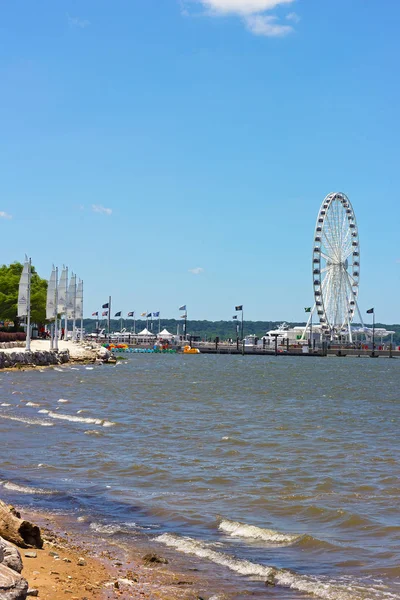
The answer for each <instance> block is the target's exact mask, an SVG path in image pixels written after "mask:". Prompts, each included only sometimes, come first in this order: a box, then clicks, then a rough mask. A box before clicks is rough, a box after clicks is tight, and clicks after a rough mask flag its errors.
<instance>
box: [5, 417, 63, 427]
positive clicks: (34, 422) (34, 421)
mask: <svg viewBox="0 0 400 600" xmlns="http://www.w3.org/2000/svg"><path fill="white" fill-rule="evenodd" d="M0 419H8V420H9V421H19V422H20V423H26V424H27V425H40V426H41V427H52V426H53V423H49V422H48V421H40V420H39V419H25V418H24V417H10V415H0Z"/></svg>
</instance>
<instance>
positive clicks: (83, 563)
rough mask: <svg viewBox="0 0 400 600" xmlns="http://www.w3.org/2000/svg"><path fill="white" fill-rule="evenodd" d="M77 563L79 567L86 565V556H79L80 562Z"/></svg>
mask: <svg viewBox="0 0 400 600" xmlns="http://www.w3.org/2000/svg"><path fill="white" fill-rule="evenodd" d="M77 564H78V566H79V567H86V560H85V559H84V558H82V556H80V557H79V558H78V563H77Z"/></svg>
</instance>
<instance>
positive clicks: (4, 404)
mask: <svg viewBox="0 0 400 600" xmlns="http://www.w3.org/2000/svg"><path fill="white" fill-rule="evenodd" d="M0 406H11V404H7V402H3V403H2V404H0Z"/></svg>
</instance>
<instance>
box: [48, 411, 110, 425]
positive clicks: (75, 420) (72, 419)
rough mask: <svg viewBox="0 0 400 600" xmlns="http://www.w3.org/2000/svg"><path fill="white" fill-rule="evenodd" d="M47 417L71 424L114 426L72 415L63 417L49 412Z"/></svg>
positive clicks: (103, 421) (99, 420)
mask: <svg viewBox="0 0 400 600" xmlns="http://www.w3.org/2000/svg"><path fill="white" fill-rule="evenodd" d="M49 417H51V418H52V419H61V420H62V421H70V422H71V423H88V424H90V425H103V427H112V426H113V425H115V423H113V422H112V421H107V420H106V419H94V418H92V417H75V416H74V415H64V414H63V413H54V412H51V411H50V412H49Z"/></svg>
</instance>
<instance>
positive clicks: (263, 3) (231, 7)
mask: <svg viewBox="0 0 400 600" xmlns="http://www.w3.org/2000/svg"><path fill="white" fill-rule="evenodd" d="M199 1H200V2H201V3H202V4H203V5H204V6H205V7H206V8H209V9H210V10H212V11H215V12H219V13H225V14H227V13H231V14H236V15H238V14H239V15H254V14H259V13H263V12H265V11H267V10H272V9H273V8H276V7H277V6H279V5H281V4H290V3H292V2H294V0H199Z"/></svg>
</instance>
